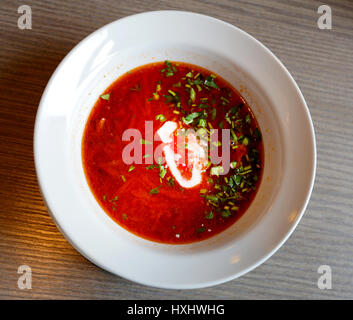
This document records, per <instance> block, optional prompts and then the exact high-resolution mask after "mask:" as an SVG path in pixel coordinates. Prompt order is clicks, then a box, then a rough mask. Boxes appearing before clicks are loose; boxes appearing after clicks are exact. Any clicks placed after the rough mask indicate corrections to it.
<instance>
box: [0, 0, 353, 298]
mask: <svg viewBox="0 0 353 320" xmlns="http://www.w3.org/2000/svg"><path fill="white" fill-rule="evenodd" d="M324 3H325V4H328V5H330V6H331V9H332V15H333V18H332V30H320V29H319V28H318V26H317V19H318V18H319V16H320V15H319V14H318V13H317V9H318V7H319V6H320V5H321V4H323V3H322V2H321V1H306V0H290V1H284V0H266V1H264V0H248V1H246V0H239V1H231V0H220V1H216V0H205V1H201V0H179V1H172V0H165V1H163V0H162V1H154V0H129V1H120V0H119V1H117V0H108V1H107V0H105V1H99V0H90V1H87V0H85V1H84V0H75V1H71V0H64V1H53V0H36V1H34V0H33V1H32V0H26V1H17V0H16V1H14V0H2V1H1V2H0V43H1V46H0V103H1V105H0V213H1V214H0V239H1V240H0V271H1V273H0V298H3V299H13V298H21V299H22V298H31V299H32V298H33V299H55V298H59V299H107V298H108V299H151V298H154V299H166V298H170V299H172V298H176V299H178V298H179V299H218V298H223V299H283V298H288V299H293V298H297V299H316V298H320V299H321V298H328V299H336V298H344V299H347V298H350V299H352V298H353V210H352V209H353V194H352V191H353V175H352V171H353V105H352V103H353V2H352V1H349V0H341V1H340V0H337V1H333V0H332V1H327V0H325V1H324ZM21 4H27V5H30V6H31V8H32V13H33V22H32V29H31V30H20V29H19V28H18V27H17V20H18V18H19V16H20V14H18V12H17V9H18V7H19V6H20V5H21ZM159 9H177V10H190V11H195V12H199V13H204V14H208V15H212V16H214V17H216V18H219V19H222V20H225V21H227V22H230V23H232V24H234V25H236V26H238V27H240V28H241V29H243V30H245V31H246V32H248V33H250V34H251V35H253V36H254V37H256V38H257V39H258V40H260V41H261V42H262V43H264V44H265V45H266V46H267V47H268V48H270V50H272V52H274V53H275V54H276V55H277V56H278V57H279V58H280V59H281V60H282V62H283V63H284V64H285V65H286V67H287V68H288V70H289V71H290V72H291V74H292V75H293V76H294V78H295V79H296V81H297V83H298V85H299V87H300V88H301V90H302V92H303V94H304V96H305V98H306V101H307V103H308V106H309V108H310V112H311V115H312V118H313V121H314V126H315V130H316V140H317V150H318V162H317V175H316V182H315V187H314V191H313V194H312V197H311V201H310V203H309V206H308V208H307V210H306V213H305V215H304V217H303V219H302V220H301V222H300V224H299V225H298V227H297V229H296V230H295V232H294V234H293V235H292V236H291V237H290V239H289V240H288V241H287V242H286V243H285V245H284V246H283V247H282V248H281V249H280V250H279V251H278V252H277V253H276V254H275V255H274V256H273V257H272V258H270V259H269V260H268V261H267V262H266V263H264V264H263V265H261V266H260V267H258V268H257V269H255V270H254V271H252V272H250V273H249V274H247V275H245V276H243V277H241V278H239V279H236V280H234V281H231V282H228V283H225V284H222V285H219V286H216V287H212V288H206V289H202V290H189V291H184V290H160V289H155V288H149V287H145V286H142V285H138V284H136V283H132V282H130V281H127V280H125V279H121V278H119V277H116V276H114V275H112V274H109V273H108V272H105V271H102V270H101V269H99V268H97V267H96V266H94V265H93V264H91V263H90V262H89V261H87V260H85V259H84V258H83V257H82V256H81V255H80V254H79V253H78V252H76V251H75V250H74V249H73V248H72V247H71V245H70V244H69V243H68V242H67V241H66V240H65V239H64V237H63V236H62V235H61V233H60V232H59V231H58V229H57V228H56V226H55V225H54V223H53V221H52V219H51V218H50V217H49V215H48V213H47V211H46V208H45V206H44V203H43V200H42V197H41V194H40V192H39V189H38V185H37V180H36V173H35V169H34V162H33V151H32V147H33V144H32V138H33V127H34V119H35V115H36V111H37V107H38V103H39V101H40V97H41V94H42V92H43V90H44V88H45V86H46V84H47V81H48V80H49V78H50V76H51V74H52V72H53V71H54V70H55V68H56V66H57V65H58V63H59V62H60V61H61V60H62V59H63V57H64V56H65V55H66V54H67V53H68V51H69V50H70V49H71V48H73V47H74V46H75V45H76V44H77V43H78V42H79V41H80V40H82V39H83V38H84V37H85V36H86V35H88V34H90V33H91V32H93V31H94V30H96V29H97V28H99V27H101V26H103V25H105V24H107V23H109V22H111V21H113V20H115V19H118V18H121V17H124V16H127V15H131V14H134V13H138V12H143V11H147V10H159ZM298 148H300V145H299V146H298ZM20 265H28V266H30V267H31V268H32V279H33V280H32V289H30V290H26V289H25V290H20V289H19V288H18V286H17V280H18V277H19V274H18V273H17V270H18V267H19V266H20ZM320 265H329V266H330V267H331V270H332V289H331V290H321V289H319V288H318V286H317V281H318V278H319V276H320V274H319V273H318V268H319V266H320Z"/></svg>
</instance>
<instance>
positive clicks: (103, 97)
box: [101, 93, 110, 100]
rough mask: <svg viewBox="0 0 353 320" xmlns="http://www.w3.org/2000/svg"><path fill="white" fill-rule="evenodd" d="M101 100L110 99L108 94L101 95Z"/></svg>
mask: <svg viewBox="0 0 353 320" xmlns="http://www.w3.org/2000/svg"><path fill="white" fill-rule="evenodd" d="M101 98H102V99H103V100H109V99H110V93H107V94H102V95H101Z"/></svg>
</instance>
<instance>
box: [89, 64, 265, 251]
mask: <svg viewBox="0 0 353 320" xmlns="http://www.w3.org/2000/svg"><path fill="white" fill-rule="evenodd" d="M216 133H217V134H216ZM217 156H218V157H217ZM263 158H264V157H263V144H262V139H261V131H260V129H259V126H258V123H257V121H256V119H255V117H254V115H253V113H252V112H251V109H250V107H249V106H248V104H247V103H246V101H245V100H244V99H243V98H242V97H241V95H240V94H239V93H238V92H237V91H236V90H235V89H234V88H233V87H232V86H231V85H230V84H229V83H227V82H226V81H225V80H223V79H222V78H221V77H219V76H217V75H214V74H212V72H210V71H208V70H206V69H204V68H201V67H199V66H195V65H191V64H187V63H181V62H169V61H165V62H158V63H152V64H148V65H144V66H141V67H138V68H136V69H133V70H131V71H129V72H127V73H126V74H124V75H123V76H121V77H120V78H118V79H117V80H116V81H115V82H114V83H112V84H111V85H110V86H109V87H108V88H107V89H106V90H105V92H104V93H103V94H102V95H101V96H100V97H99V98H98V100H97V102H96V104H95V106H94V108H93V109H92V111H91V113H90V116H89V118H88V121H87V123H86V127H85V130H84V134H83V138H82V161H83V168H84V171H85V175H86V179H87V181H88V184H89V186H90V189H91V191H92V193H93V194H94V196H95V198H96V200H97V201H98V203H99V204H100V206H101V207H102V208H103V209H104V211H105V212H106V213H107V214H108V215H109V216H110V217H111V218H112V219H114V220H115V221H116V222H117V223H118V224H119V225H120V226H122V227H123V228H125V229H127V230H128V231H130V232H132V233H134V234H136V235H138V236H140V237H143V238H145V239H149V240H152V241H157V242H163V243H171V244H184V243H190V242H195V241H200V240H203V239H206V238H209V237H212V236H214V235H216V234H218V233H220V232H221V231H223V230H225V229H226V228H228V227H229V226H231V225H232V224H233V223H234V222H235V221H236V220H237V219H239V218H240V217H241V216H242V215H243V214H244V212H245V211H246V210H247V208H248V207H249V205H250V204H251V202H252V200H253V198H254V197H255V194H256V192H257V189H258V187H259V184H260V181H261V177H262V168H263Z"/></svg>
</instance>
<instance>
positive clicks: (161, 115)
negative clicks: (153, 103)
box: [156, 114, 167, 122]
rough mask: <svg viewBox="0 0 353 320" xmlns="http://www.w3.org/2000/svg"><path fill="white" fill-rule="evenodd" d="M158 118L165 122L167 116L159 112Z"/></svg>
mask: <svg viewBox="0 0 353 320" xmlns="http://www.w3.org/2000/svg"><path fill="white" fill-rule="evenodd" d="M156 120H159V121H160V122H164V121H166V120H167V118H166V117H165V115H163V114H157V115H156Z"/></svg>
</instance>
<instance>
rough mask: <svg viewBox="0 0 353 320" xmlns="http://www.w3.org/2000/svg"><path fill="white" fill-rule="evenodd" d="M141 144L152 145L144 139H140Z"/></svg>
mask: <svg viewBox="0 0 353 320" xmlns="http://www.w3.org/2000/svg"><path fill="white" fill-rule="evenodd" d="M140 143H141V144H152V142H151V141H148V140H144V139H140Z"/></svg>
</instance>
